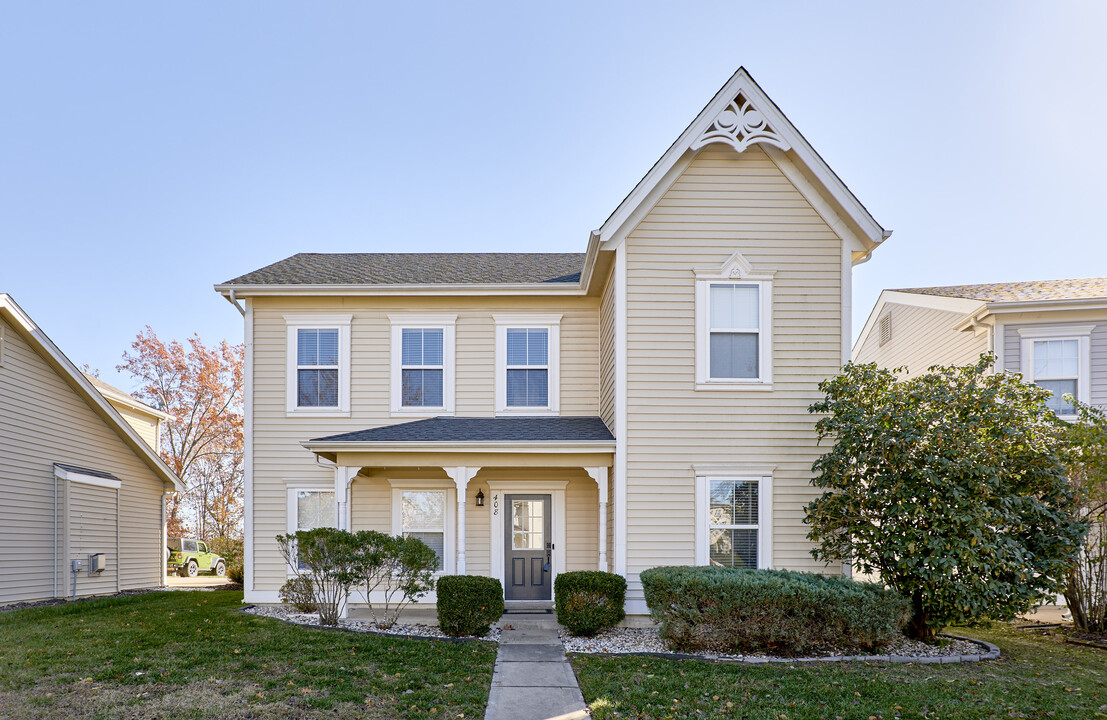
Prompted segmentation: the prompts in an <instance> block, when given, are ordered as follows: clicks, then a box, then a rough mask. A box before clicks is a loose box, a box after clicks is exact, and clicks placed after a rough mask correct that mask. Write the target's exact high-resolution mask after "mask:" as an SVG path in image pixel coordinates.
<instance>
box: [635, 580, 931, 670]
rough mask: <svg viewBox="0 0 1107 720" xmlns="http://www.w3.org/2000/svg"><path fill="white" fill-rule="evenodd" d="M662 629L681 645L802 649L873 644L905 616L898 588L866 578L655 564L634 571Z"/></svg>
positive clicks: (897, 628) (889, 635)
mask: <svg viewBox="0 0 1107 720" xmlns="http://www.w3.org/2000/svg"><path fill="white" fill-rule="evenodd" d="M641 579H642V588H643V590H644V591H645V595H646V604H647V605H648V606H649V608H650V614H651V615H652V616H653V618H654V620H656V621H658V622H659V623H660V624H661V636H662V637H663V638H665V639H666V640H667V641H668V642H669V643H670V645H671V646H672V647H674V648H675V649H677V650H684V651H705V650H706V651H714V652H725V653H752V652H763V653H768V654H771V655H779V656H795V655H803V654H806V653H809V652H812V651H816V650H821V649H829V648H837V649H842V650H864V651H872V650H874V649H876V648H878V647H881V646H883V645H886V644H888V643H889V642H891V641H892V639H893V638H894V637H896V636H897V635H899V634H900V633H902V631H903V628H904V627H905V626H906V625H907V622H908V620H909V619H910V617H911V607H910V603H909V602H908V600H907V599H906V598H904V597H903V596H901V595H900V594H898V593H896V592H894V591H892V590H886V589H885V588H883V587H880V586H878V585H874V584H871V583H860V582H856V581H854V580H849V579H846V578H840V577H827V576H824V575H815V574H811V573H800V572H790V571H786V570H732V569H730V568H717V567H658V568H651V569H649V570H646V571H645V572H643V573H642V574H641Z"/></svg>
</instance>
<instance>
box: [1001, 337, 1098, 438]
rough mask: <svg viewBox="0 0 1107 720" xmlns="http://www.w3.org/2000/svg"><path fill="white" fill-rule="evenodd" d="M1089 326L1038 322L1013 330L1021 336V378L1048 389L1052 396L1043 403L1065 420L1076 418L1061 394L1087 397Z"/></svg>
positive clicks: (1088, 394) (1089, 371)
mask: <svg viewBox="0 0 1107 720" xmlns="http://www.w3.org/2000/svg"><path fill="white" fill-rule="evenodd" d="M1093 329H1094V326H1093V325H1050V326H1042V325H1038V326H1028V327H1021V328H1018V329H1017V331H1016V332H1018V334H1019V337H1020V339H1021V343H1020V346H1021V347H1020V351H1021V353H1022V363H1021V364H1022V374H1023V377H1024V378H1025V379H1026V380H1027V381H1029V382H1032V383H1036V384H1037V385H1039V386H1041V387H1042V388H1044V389H1046V390H1049V391H1050V392H1051V393H1052V395H1051V397H1050V398H1049V400H1048V401H1046V405H1047V406H1048V407H1049V409H1050V410H1052V411H1053V412H1055V413H1056V414H1057V415H1059V416H1061V417H1063V418H1065V419H1067V420H1072V419H1075V418H1076V408H1075V407H1074V406H1073V405H1072V403H1069V402H1066V401H1065V395H1071V396H1073V397H1074V398H1076V399H1077V400H1079V401H1080V402H1083V403H1087V402H1089V401H1090V400H1091V392H1090V387H1089V385H1090V383H1089V378H1090V376H1091V362H1090V354H1091V353H1090V348H1091V334H1092V330H1093Z"/></svg>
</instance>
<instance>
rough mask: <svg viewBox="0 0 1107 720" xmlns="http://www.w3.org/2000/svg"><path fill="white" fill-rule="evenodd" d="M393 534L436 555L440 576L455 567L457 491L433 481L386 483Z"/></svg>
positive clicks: (396, 481) (452, 570)
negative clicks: (414, 541)
mask: <svg viewBox="0 0 1107 720" xmlns="http://www.w3.org/2000/svg"><path fill="white" fill-rule="evenodd" d="M388 482H389V484H390V485H391V486H392V534H393V535H403V536H404V537H409V538H417V539H419V540H422V541H423V542H424V543H426V544H427V546H428V547H430V548H431V549H432V550H434V552H435V554H436V555H437V556H438V570H437V573H438V574H440V575H448V574H450V573H452V572H454V567H455V565H456V557H455V549H454V548H455V547H456V545H455V536H456V533H457V525H456V517H457V489H456V488H455V487H452V486H451V487H447V486H445V485H444V484H441V483H438V482H436V481H433V480H389V481H388Z"/></svg>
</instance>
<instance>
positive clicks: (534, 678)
mask: <svg viewBox="0 0 1107 720" xmlns="http://www.w3.org/2000/svg"><path fill="white" fill-rule="evenodd" d="M492 685H493V686H496V685H499V686H502V687H532V688H533V687H563V688H572V689H574V690H575V689H576V687H577V678H576V676H575V675H573V669H572V668H571V667H569V663H567V662H565V661H564V660H558V661H555V662H502V661H497V662H496V670H495V673H494V675H493V676H492Z"/></svg>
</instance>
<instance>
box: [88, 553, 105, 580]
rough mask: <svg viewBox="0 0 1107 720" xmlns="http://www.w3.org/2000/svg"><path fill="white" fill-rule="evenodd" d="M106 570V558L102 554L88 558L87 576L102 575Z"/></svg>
mask: <svg viewBox="0 0 1107 720" xmlns="http://www.w3.org/2000/svg"><path fill="white" fill-rule="evenodd" d="M107 569H108V558H107V556H106V555H104V553H96V554H95V555H89V556H88V574H89V575H92V574H93V573H102V572H104V571H105V570H107Z"/></svg>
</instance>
